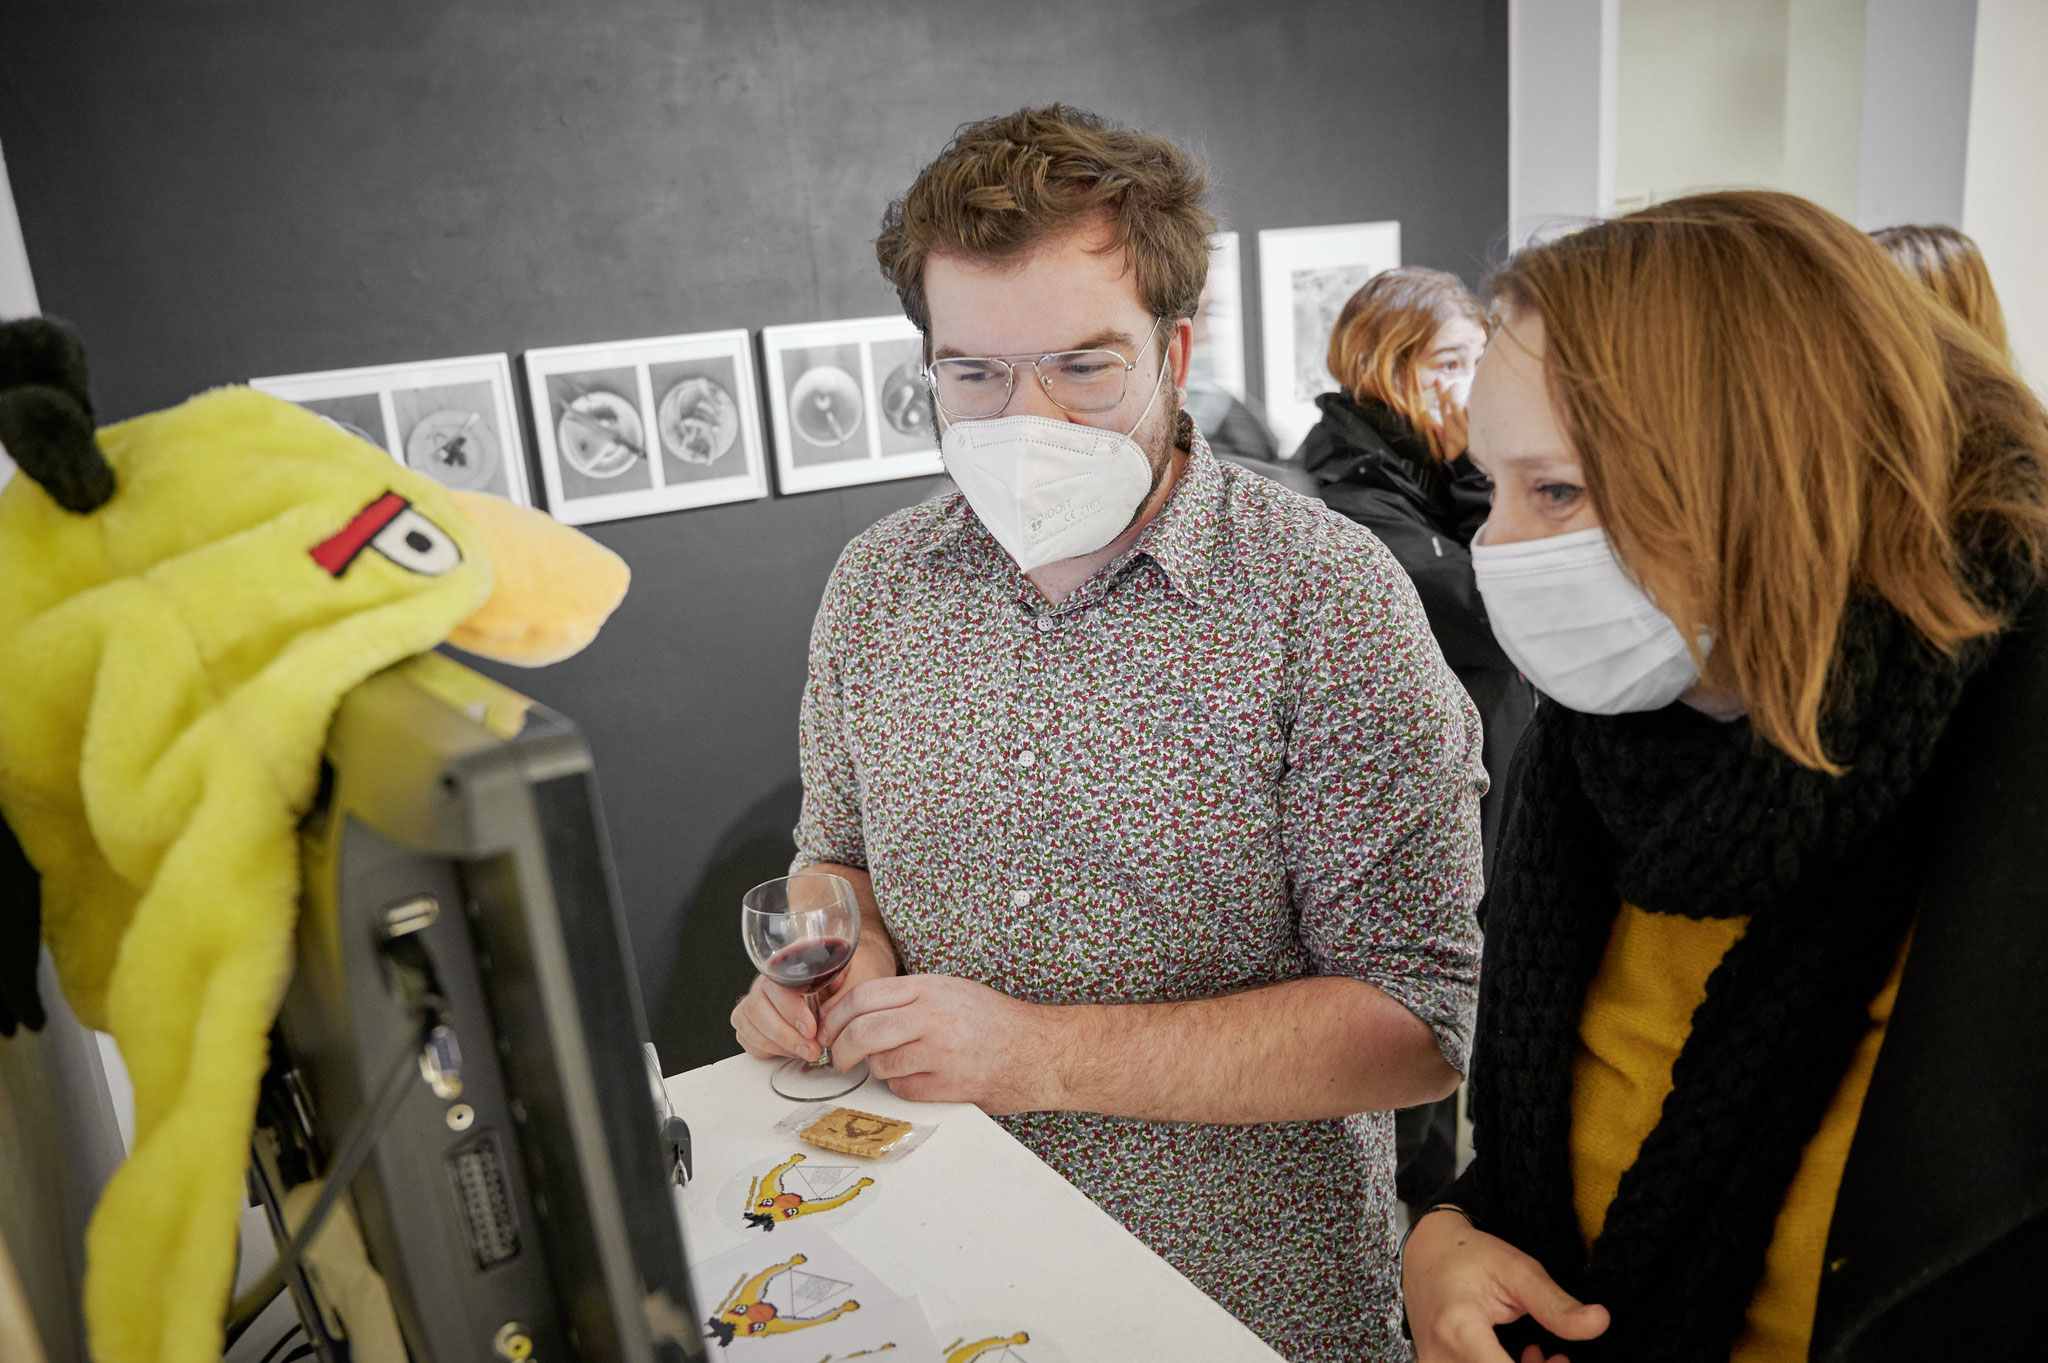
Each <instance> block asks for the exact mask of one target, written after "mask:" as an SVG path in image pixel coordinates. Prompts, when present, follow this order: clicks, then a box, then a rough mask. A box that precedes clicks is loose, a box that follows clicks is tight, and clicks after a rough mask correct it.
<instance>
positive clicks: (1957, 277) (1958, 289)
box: [1870, 224, 2011, 355]
mask: <svg viewBox="0 0 2048 1363" xmlns="http://www.w3.org/2000/svg"><path fill="white" fill-rule="evenodd" d="M1870 235H1871V236H1872V238H1874V239H1875V240H1876V242H1877V244H1878V245H1879V246H1882V247H1884V249H1885V250H1887V251H1889V252H1890V253H1891V257H1892V259H1893V260H1895V261H1897V262H1898V263H1899V266H1900V268H1902V269H1904V270H1905V271H1906V273H1907V274H1910V275H1912V276H1913V277H1914V278H1915V279H1917V280H1919V281H1920V282H1921V283H1922V284H1925V285H1926V286H1927V287H1928V288H1930V289H1932V290H1934V296H1935V297H1936V298H1939V299H1940V300H1941V301H1942V303H1943V304H1944V305H1946V306H1947V307H1949V308H1950V309H1952V310H1953V311H1954V312H1955V314H1956V315H1957V316H1958V317H1961V318H1962V319H1963V320H1964V321H1965V322H1968V323H1969V324H1970V325H1971V326H1973V327H1975V328H1976V329H1977V331H1978V332H1979V333H1980V334H1981V335H1982V336H1983V337H1984V339H1985V340H1987V341H1989V342H1991V344H1992V345H1993V346H1994V347H1996V348H1997V350H1998V352H1999V353H2000V354H2001V355H2008V354H2010V353H2011V347H2010V344H2009V343H2008V342H2007V340H2006V335H2005V310H2004V309H2003V308H2001V307H2000V306H1999V305H1998V291H1997V290H1996V289H1994V288H1992V287H1991V270H1990V268H1989V267H1988V266H1986V265H1985V264H1984V256H1983V253H1982V252H1980V251H1978V249H1977V243H1976V242H1974V241H1972V240H1970V238H1969V237H1967V236H1965V235H1964V234H1963V233H1961V232H1958V231H1957V230H1956V229H1955V228H1953V227H1943V226H1940V225H1939V224H1937V225H1935V226H1932V227H1919V226H1907V227H1881V228H1879V229H1878V230H1877V231H1875V232H1872V233H1871V234H1870Z"/></svg>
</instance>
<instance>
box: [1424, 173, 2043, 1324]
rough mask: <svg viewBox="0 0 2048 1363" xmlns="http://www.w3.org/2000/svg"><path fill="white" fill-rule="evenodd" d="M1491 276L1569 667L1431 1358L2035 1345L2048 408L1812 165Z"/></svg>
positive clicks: (1479, 429)
mask: <svg viewBox="0 0 2048 1363" xmlns="http://www.w3.org/2000/svg"><path fill="white" fill-rule="evenodd" d="M1493 287H1494V292H1495V297H1496V299H1497V300H1498V304H1499V307H1498V311H1497V316H1498V318H1499V322H1500V325H1499V328H1498V329H1497V331H1496V332H1495V335H1494V337H1493V340H1492V343H1491V345H1490V347H1489V349H1488V350H1487V353H1486V357H1485V359H1484V361H1483V363H1482V364H1481V366H1480V372H1479V376H1478V382H1477V384H1476V385H1475V387H1474V390H1473V394H1472V408H1471V430H1472V456H1473V458H1474V460H1475V461H1476V462H1477V463H1478V464H1479V466H1480V467H1481V468H1483V469H1484V470H1485V471H1486V472H1487V474H1488V475H1489V476H1490V477H1491V478H1492V480H1493V482H1494V485H1495V491H1494V502H1493V508H1492V510H1491V512H1490V514H1489V517H1488V519H1487V522H1486V524H1485V525H1484V526H1483V527H1482V529H1481V531H1480V534H1479V536H1478V537H1477V539H1476V540H1475V542H1474V549H1473V556H1474V567H1475V569H1476V571H1477V575H1478V581H1479V586H1480V589H1481V592H1482V593H1483V595H1484V596H1485V599H1486V605H1487V610H1488V618H1489V620H1490V622H1491V624H1492V627H1493V630H1494V633H1495V634H1496V635H1497V636H1498V637H1499V639H1500V641H1501V643H1502V645H1503V647H1504V648H1505V649H1506V651H1507V652H1508V654H1509V656H1511V657H1512V658H1514V659H1515V661H1516V663H1517V665H1518V666H1519V667H1520V668H1521V669H1522V671H1523V672H1524V673H1525V674H1526V675H1527V676H1528V677H1529V679H1530V680H1531V681H1532V682H1533V683H1534V684H1535V685H1536V686H1537V688H1538V689H1539V690H1540V691H1541V692H1542V693H1543V694H1544V696H1545V697H1546V703H1545V704H1544V705H1543V706H1541V707H1540V708H1539V709H1538V711H1537V714H1536V717H1535V719H1534V721H1533V722H1532V723H1531V725H1530V727H1529V731H1528V733H1527V735H1526V736H1525V738H1524V739H1523V742H1522V744H1521V746H1520V748H1519V749H1518V750H1517V751H1516V754H1515V761H1514V770H1513V771H1512V772H1511V774H1510V777H1509V791H1508V800H1507V806H1506V809H1505V811H1504V814H1503V820H1502V825H1501V839H1500V845H1499V846H1498V847H1497V848H1496V849H1495V857H1494V877H1493V881H1492V883H1491V884H1490V885H1489V886H1488V887H1487V916H1486V944H1485V955H1484V963H1483V965H1482V967H1481V973H1480V980H1481V983H1480V997H1479V1018H1478V1029H1477V1033H1476V1042H1475V1046H1474V1052H1473V1062H1472V1069H1471V1075H1472V1081H1471V1098H1472V1112H1473V1120H1474V1146H1475V1151H1476V1153H1475V1156H1474V1158H1473V1160H1472V1162H1471V1164H1470V1166H1469V1167H1468V1168H1467V1169H1466V1170H1465V1171H1464V1173H1463V1174H1462V1175H1461V1176H1460V1177H1459V1178H1458V1180H1457V1181H1456V1182H1455V1183H1454V1184H1453V1185H1452V1187H1451V1189H1450V1190H1449V1191H1448V1192H1447V1193H1446V1194H1445V1200H1444V1202H1443V1203H1442V1204H1441V1205H1439V1206H1436V1207H1432V1208H1431V1209H1430V1210H1429V1211H1427V1212H1426V1213H1425V1214H1424V1215H1423V1216H1422V1217H1420V1218H1419V1219H1418V1220H1417V1221H1416V1222H1415V1223H1414V1230H1413V1233H1412V1235H1411V1237H1410V1239H1409V1241H1408V1243H1407V1246H1406V1248H1405V1253H1404V1258H1403V1266H1402V1275H1403V1284H1402V1285H1403V1295H1404V1300H1405V1304H1406V1308H1407V1315H1408V1320H1409V1323H1410V1326H1411V1328H1412V1330H1413V1332H1414V1337H1415V1341H1416V1345H1417V1352H1418V1355H1419V1360H1420V1363H1517V1361H1518V1360H1519V1361H1520V1363H1527V1360H1530V1359H1536V1360H1551V1359H1554V1358H1556V1357H1558V1356H1559V1355H1564V1356H1567V1357H1569V1358H1570V1359H1571V1360H1572V1363H1603V1361H1604V1360H1609V1359H1613V1360H1628V1361H1629V1363H1729V1361H1730V1360H1732V1361H1733V1363H1794V1360H1797V1361H1798V1363H1805V1361H1806V1360H1815V1363H1880V1361H1882V1360H1893V1359H1926V1358H1968V1359H1970V1360H1972V1363H1988V1361H1992V1360H2008V1359H2010V1360H2018V1359H2035V1358H2039V1357H2041V1353H2042V1343H2041V1335H2042V1331H2041V1326H2040V1321H2039V1308H2038V1305H2037V1300H2038V1297H2039V1290H2040V1284H2041V1283H2042V1282H2044V1281H2048V1050H2044V1048H2043V1047H2042V1045H2041V1040H2042V1038H2043V1037H2044V1036H2048V990H2044V989H2043V988H2042V980H2043V978H2044V975H2048V913H2044V912H2043V907H2044V904H2048V839H2044V838H2043V837H2042V828H2043V826H2044V822H2048V572H2044V564H2048V411H2044V410H2043V408H2042V404H2041V402H2040V400H2039V399H2038V398H2037V397H2036V396H2035V395H2034V394H2033V393H2032V392H2031V391H2030V390H2029V389H2028V388H2027V386H2026V384H2025V383H2024V382H2023V381H2022V380H2021V379H2020V378H2019V377H2018V376H2017V375H2016V374H2015V373H2014V372H2013V370H2012V368H2011V365H2010V364H2009V362H2008V361H2007V360H2006V358H2005V356H2004V355H2003V354H2002V353H2000V351H1999V350H1998V349H1997V347H1996V346H1995V345H1993V344H1992V343H1991V342H1990V341H1989V340H1987V339H1986V338H1985V337H1984V336H1983V335H1982V334H1981V333H1979V332H1977V331H1976V330H1974V329H1973V328H1971V327H1970V326H1969V325H1968V324H1967V323H1966V322H1964V321H1963V320H1962V319H1961V318H1959V317H1958V316H1956V315H1955V314H1954V313H1952V312H1950V311H1949V310H1948V309H1947V308H1946V307H1945V306H1943V305H1942V304H1941V303H1940V302H1939V301H1938V300H1937V299H1936V298H1935V297H1934V295H1932V294H1931V293H1930V292H1928V291H1927V290H1925V289H1923V288H1921V287H1920V286H1919V285H1918V284H1917V283H1915V282H1914V281H1913V280H1911V279H1910V278H1908V277H1907V276H1906V275H1905V274H1903V273H1902V272H1900V271H1899V270H1897V269H1896V268H1894V267H1893V265H1892V263H1891V262H1890V261H1889V260H1888V259H1887V258H1886V257H1885V255H1884V253H1883V251H1882V250H1881V249H1880V248H1879V247H1878V246H1877V244H1876V243H1874V242H1872V241H1870V240H1869V239H1868V238H1866V237H1864V236H1863V235H1862V234H1861V233H1859V232H1858V231H1857V230H1856V229H1855V228H1854V227H1853V226H1851V225H1850V224H1849V223H1846V222H1844V221H1842V220H1841V219H1840V218H1838V217H1835V216H1834V215H1833V214H1831V213H1829V212H1828V211H1827V210H1825V209H1823V208H1821V207H1819V206H1818V205H1815V204H1812V203H1809V202H1807V201H1806V200H1804V199H1799V198H1796V197H1794V196H1792V195H1789V194H1779V193H1772V192H1767V191H1729V192H1725V193H1714V194H1700V195H1693V196H1689V197H1686V198H1680V199H1674V200H1670V201H1668V202H1665V203H1661V204H1659V205H1657V206H1656V207H1655V208H1654V209H1650V210H1646V211H1644V212H1641V213H1634V214H1630V215H1628V216H1627V217H1623V218H1618V219H1615V220H1613V221H1611V222H1606V223H1601V224H1598V225H1596V226H1592V227H1588V228H1584V229H1582V230H1580V231H1578V232H1576V233H1574V234H1572V235H1571V236H1568V237H1565V238H1562V239H1560V240H1557V241H1554V242H1550V243H1548V244H1546V245H1542V246H1537V247H1533V248H1531V249H1529V250H1526V251H1524V252H1523V253H1522V254H1520V255H1519V256H1517V257H1516V258H1515V259H1514V260H1513V261H1512V262H1510V264H1509V265H1508V266H1507V268H1506V269H1505V270H1504V271H1503V273H1502V274H1501V275H1500V276H1499V277H1498V278H1497V279H1496V281H1495V283H1494V286H1493ZM1553 702H1554V703H1553Z"/></svg>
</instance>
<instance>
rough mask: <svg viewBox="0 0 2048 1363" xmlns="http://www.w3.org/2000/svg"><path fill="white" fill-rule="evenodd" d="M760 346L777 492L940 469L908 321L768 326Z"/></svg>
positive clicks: (914, 333) (919, 352)
mask: <svg viewBox="0 0 2048 1363" xmlns="http://www.w3.org/2000/svg"><path fill="white" fill-rule="evenodd" d="M761 351H762V356H763V361H762V367H763V369H764V370H765V372H766V375H767V388H768V412H769V417H770V419H771V421H772V422H773V424H774V428H775V481H776V486H777V487H778V488H780V489H781V490H782V491H783V492H785V493H797V492H815V491H818V490H819V489H822V488H832V487H850V486H852V485H854V484H857V483H878V482H883V481H886V480H888V479H892V478H916V477H921V476H925V475H930V474H940V473H944V472H945V471H946V469H945V464H944V463H943V461H941V459H940V458H939V444H938V438H937V436H936V434H935V433H934V430H933V413H932V406H931V399H930V396H929V391H928V390H927V388H926V387H925V382H924V337H923V336H922V335H921V334H920V333H919V331H918V329H917V328H916V327H915V326H914V325H912V323H911V321H910V319H909V318H907V317H902V316H896V317H861V318H855V319H853V320H851V321H844V322H801V323H796V324H794V325H789V326H773V327H764V328H763V329H762V331H761Z"/></svg>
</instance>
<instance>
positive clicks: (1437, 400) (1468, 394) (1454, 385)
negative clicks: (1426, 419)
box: [1422, 374, 1472, 417]
mask: <svg viewBox="0 0 2048 1363" xmlns="http://www.w3.org/2000/svg"><path fill="white" fill-rule="evenodd" d="M1451 391H1452V392H1453V393H1456V394H1457V395H1458V405H1459V406H1460V407H1463V406H1467V405H1468V404H1470V403H1471V401H1472V377H1471V375H1469V374H1468V375H1466V376H1465V377H1464V378H1462V379H1453V380H1451ZM1422 406H1423V408H1424V409H1425V410H1426V411H1427V412H1428V413H1429V414H1430V415H1431V416H1434V417H1440V416H1442V415H1443V414H1444V403H1443V397H1442V395H1441V394H1439V393H1438V392H1437V391H1436V385H1435V384H1433V383H1429V384H1424V385H1423V387H1422Z"/></svg>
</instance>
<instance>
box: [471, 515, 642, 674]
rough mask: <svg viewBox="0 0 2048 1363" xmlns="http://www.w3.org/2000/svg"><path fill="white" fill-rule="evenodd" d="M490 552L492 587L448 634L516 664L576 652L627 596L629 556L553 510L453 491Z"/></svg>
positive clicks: (539, 662) (537, 662)
mask: <svg viewBox="0 0 2048 1363" xmlns="http://www.w3.org/2000/svg"><path fill="white" fill-rule="evenodd" d="M450 495H451V496H452V497H453V498H454V500H455V503H456V505H457V507H458V508H459V509H460V510H461V512H462V516H463V519H465V520H467V521H468V522H469V525H470V528H471V529H473V530H475V531H476V533H477V536H478V538H480V539H481V540H483V542H484V548H485V551H486V552H487V553H488V554H489V555H490V560H491V574H492V576H491V594H490V596H489V597H487V598H486V599H485V600H484V604H483V605H482V607H480V608H479V609H478V610H477V612H476V614H474V615H472V616H470V617H469V619H467V620H465V621H463V622H462V623H461V624H459V625H457V626H456V627H455V629H454V632H453V633H451V634H450V635H449V636H448V642H449V643H451V644H453V645H455V646H456V647H457V648H459V649H462V650H463V651H465V652H468V653H475V654H479V655H481V656H482V657H486V658H491V659H495V660H496V661H498V662H501V663H511V664H513V665H515V666H518V667H545V666H547V665H548V664H549V663H555V662H560V661H561V660H562V659H564V658H567V657H570V656H571V655H573V654H576V653H579V652H581V651H582V650H583V648H584V646H585V645H586V644H588V643H589V642H590V641H591V640H592V639H595V638H596V637H597V631H598V630H599V629H600V628H602V627H603V625H604V622H605V621H606V620H607V619H609V618H610V616H611V613H612V611H613V610H615V609H616V608H617V607H618V604H619V602H620V601H621V600H623V599H624V598H625V595H626V586H627V584H628V583H629V582H630V581H631V579H632V574H631V572H630V570H629V569H628V568H627V567H626V561H625V560H624V559H622V558H620V557H619V556H618V555H617V554H615V553H613V552H612V551H611V550H609V549H607V548H605V547H604V546H603V545H602V544H599V543H598V542H597V541H596V540H594V539H591V538H590V537H589V536H588V535H585V534H584V533H583V532H581V531H580V530H574V529H571V528H570V527H569V526H566V525H563V524H561V523H559V522H557V521H556V520H554V519H553V518H552V517H550V516H548V515H546V514H544V513H542V512H539V511H534V510H531V509H529V508H527V507H523V506H515V505H513V504H512V503H511V502H508V501H506V500H505V499H504V498H502V497H490V496H486V495H484V494H483V493H480V492H455V493H451V494H450Z"/></svg>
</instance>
